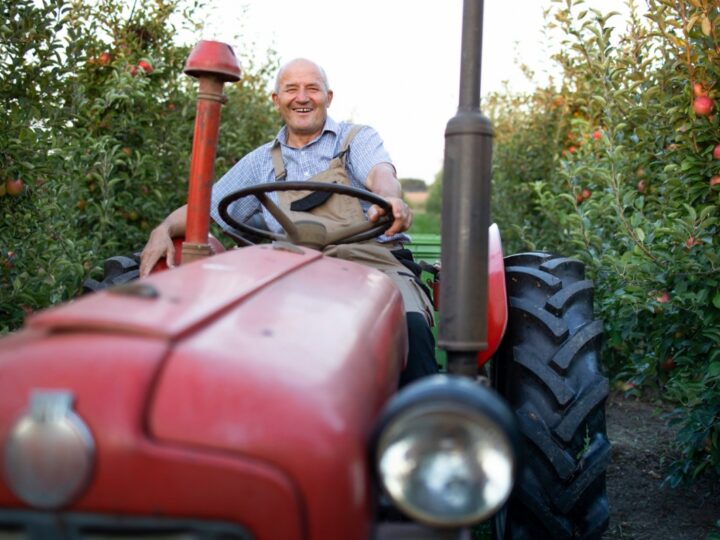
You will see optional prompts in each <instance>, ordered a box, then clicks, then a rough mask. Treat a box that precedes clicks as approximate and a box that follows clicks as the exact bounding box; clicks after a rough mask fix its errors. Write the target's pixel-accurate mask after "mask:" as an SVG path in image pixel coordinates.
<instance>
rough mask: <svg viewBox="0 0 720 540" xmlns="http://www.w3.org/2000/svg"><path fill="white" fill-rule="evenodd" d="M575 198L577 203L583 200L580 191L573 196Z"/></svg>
mask: <svg viewBox="0 0 720 540" xmlns="http://www.w3.org/2000/svg"><path fill="white" fill-rule="evenodd" d="M575 200H576V201H577V202H578V204H580V203H581V202H583V201H584V200H585V198H584V197H583V196H582V193H578V194H577V195H576V196H575Z"/></svg>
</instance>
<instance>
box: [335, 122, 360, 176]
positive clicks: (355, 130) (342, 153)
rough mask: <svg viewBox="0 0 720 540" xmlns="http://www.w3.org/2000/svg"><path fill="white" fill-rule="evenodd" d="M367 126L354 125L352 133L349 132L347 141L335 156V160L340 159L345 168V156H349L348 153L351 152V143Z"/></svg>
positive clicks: (351, 129)
mask: <svg viewBox="0 0 720 540" xmlns="http://www.w3.org/2000/svg"><path fill="white" fill-rule="evenodd" d="M364 127H365V126H363V125H361V124H354V125H353V126H352V127H351V128H350V131H348V134H347V135H345V140H344V141H343V144H342V147H341V148H340V151H339V152H338V153H337V154H335V156H334V157H333V159H340V160H341V161H342V164H343V166H345V156H346V155H347V153H348V151H349V150H350V143H351V142H352V140H353V139H354V138H355V135H357V133H358V132H359V131H360V130H361V129H362V128H364Z"/></svg>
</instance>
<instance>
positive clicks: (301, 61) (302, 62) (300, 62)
mask: <svg viewBox="0 0 720 540" xmlns="http://www.w3.org/2000/svg"><path fill="white" fill-rule="evenodd" d="M294 68H299V69H303V70H308V69H312V70H315V71H316V72H317V74H318V76H319V77H320V80H321V81H322V83H323V85H324V86H325V92H327V91H328V90H330V85H329V84H328V79H327V75H326V74H325V70H324V69H323V68H322V67H320V66H319V65H318V64H316V63H315V62H313V61H312V60H308V59H307V58H295V59H294V60H290V61H289V62H287V63H285V64H283V65H282V66H281V67H280V69H279V70H278V72H277V76H276V77H275V92H278V91H279V90H280V82H281V81H282V78H283V76H284V75H285V73H286V72H287V71H290V70H292V69H294Z"/></svg>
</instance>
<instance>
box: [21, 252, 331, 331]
mask: <svg viewBox="0 0 720 540" xmlns="http://www.w3.org/2000/svg"><path fill="white" fill-rule="evenodd" d="M319 257H321V255H320V253H318V252H317V251H312V250H309V249H302V250H300V252H299V253H296V252H291V251H287V250H282V249H276V248H273V247H271V246H257V247H252V248H245V249H240V250H231V251H228V252H226V253H222V254H219V255H215V256H213V257H210V258H207V259H203V260H200V261H196V262H194V263H190V264H186V265H183V266H181V267H178V268H176V269H174V270H172V271H167V272H162V273H160V274H154V275H152V276H149V277H147V278H145V279H143V280H140V281H139V282H138V283H143V284H147V285H149V286H152V287H153V288H154V289H155V290H156V291H157V293H158V296H157V298H139V297H135V296H129V295H126V294H118V293H117V292H113V291H112V290H110V291H101V292H98V293H94V294H92V295H89V296H87V297H84V298H81V299H79V300H77V301H75V302H73V303H70V304H65V305H63V306H59V307H57V308H53V309H49V310H46V311H44V312H42V313H40V314H38V315H37V316H35V317H32V318H31V319H30V320H29V321H28V324H27V326H28V327H30V328H47V329H87V330H91V329H92V330H113V331H123V332H132V333H138V334H145V335H155V336H164V337H168V338H177V337H181V336H183V335H185V334H187V333H188V332H191V331H193V330H194V329H196V328H198V327H199V326H201V325H202V324H204V323H206V322H208V321H210V320H212V319H213V318H214V317H216V316H218V315H219V314H221V313H222V312H223V311H224V310H226V309H230V308H231V307H232V306H234V305H236V304H238V303H239V302H241V301H242V299H243V298H245V297H246V296H248V295H250V294H252V293H253V292H254V291H256V290H258V289H260V288H262V287H264V286H266V285H267V284H268V283H271V282H272V281H274V280H276V279H279V278H280V277H282V276H284V275H287V274H289V273H291V272H293V271H294V270H295V269H297V268H299V267H302V266H303V265H305V264H308V263H309V262H311V261H313V260H316V259H318V258H319ZM120 290H122V289H120Z"/></svg>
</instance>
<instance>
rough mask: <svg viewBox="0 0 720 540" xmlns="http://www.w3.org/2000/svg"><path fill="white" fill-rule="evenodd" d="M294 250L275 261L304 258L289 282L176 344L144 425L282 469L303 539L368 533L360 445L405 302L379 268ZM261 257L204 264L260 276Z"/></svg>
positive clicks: (397, 342)
mask: <svg viewBox="0 0 720 540" xmlns="http://www.w3.org/2000/svg"><path fill="white" fill-rule="evenodd" d="M267 249H271V248H267ZM302 251H303V253H294V252H280V254H275V256H274V257H273V258H274V259H282V260H298V261H305V264H303V265H301V266H298V267H296V268H295V269H294V271H293V273H292V278H291V279H289V278H288V279H286V278H285V276H283V277H277V278H275V279H273V280H272V285H271V286H265V287H262V288H260V287H257V288H255V289H254V291H253V293H252V294H250V295H247V297H246V298H244V301H243V302H242V305H240V306H230V307H228V308H227V309H226V311H225V313H223V316H222V317H219V318H218V319H217V321H216V322H215V323H214V324H209V325H206V326H205V327H204V328H202V329H201V330H198V331H197V332H194V333H193V334H192V335H191V336H189V337H188V338H187V339H184V340H182V342H181V343H179V344H178V346H177V347H175V348H174V349H173V352H172V354H171V357H170V359H169V360H168V362H167V364H166V367H165V368H164V370H163V374H162V377H161V378H160V381H159V384H158V386H157V390H156V392H155V395H154V399H153V406H152V409H151V411H150V414H149V418H148V421H149V428H150V430H151V432H152V434H153V436H154V437H156V438H157V439H158V440H160V441H163V442H166V443H168V444H175V445H180V446H185V447H190V448H207V449H212V450H214V451H220V452H223V453H232V454H235V455H238V456H244V457H247V458H250V459H254V460H261V461H263V462H266V463H268V464H271V465H273V466H275V467H276V468H278V469H280V470H282V471H283V472H285V473H286V474H287V475H288V476H289V477H290V478H291V479H292V481H293V482H294V483H295V484H296V485H297V486H298V488H299V490H300V492H301V493H303V494H304V495H305V496H304V497H303V500H304V503H305V504H306V505H307V508H306V509H307V526H308V528H309V530H310V535H309V536H310V537H312V538H356V537H357V538H362V537H367V534H368V531H363V530H362V525H361V524H360V523H358V522H357V521H356V520H357V516H358V515H365V516H366V519H365V523H368V522H369V521H370V515H371V509H370V508H369V506H368V505H369V501H370V497H369V496H368V493H369V490H370V486H369V474H368V468H367V448H366V444H367V440H368V435H369V433H370V430H371V428H372V426H373V423H374V419H375V418H376V417H377V415H378V412H379V410H380V408H381V407H382V405H383V404H384V402H385V401H386V399H387V397H388V396H389V395H390V394H391V393H393V392H394V391H395V389H396V387H397V380H398V376H399V371H400V369H401V368H402V362H403V360H404V358H405V354H406V325H405V315H404V310H403V307H402V300H401V297H400V295H399V293H398V292H397V289H396V288H395V286H394V285H393V284H392V282H391V281H390V280H389V279H388V278H386V277H385V276H384V275H383V274H381V273H380V272H377V271H375V270H371V269H369V268H366V267H364V266H360V265H356V264H352V263H349V262H347V261H342V260H338V259H331V258H326V257H319V256H318V254H317V253H316V252H313V251H310V250H305V249H303V250H302ZM266 256H268V252H267V251H263V250H261V249H255V248H253V249H248V250H241V253H239V254H233V253H230V254H229V255H224V256H218V257H215V258H213V259H212V263H210V262H208V263H205V264H214V265H217V268H218V271H219V272H220V271H222V270H220V268H221V267H223V266H226V269H225V270H224V272H225V273H227V274H229V275H233V274H235V273H237V272H239V269H240V268H243V269H246V268H255V269H256V270H254V271H255V272H259V270H258V268H259V267H260V266H261V263H260V261H261V259H262V258H263V257H266ZM250 259H252V260H250ZM244 260H245V261H244ZM269 260H272V258H269ZM236 261H237V263H236ZM261 274H262V275H265V274H266V273H265V272H262V273H261ZM268 279H269V280H270V279H272V278H270V277H269V276H268ZM229 280H230V281H232V278H229ZM329 508H331V509H333V511H332V512H331V515H333V518H332V519H328V518H327V516H328V509H329ZM320 516H324V517H323V518H321V517H320ZM353 516H354V517H353Z"/></svg>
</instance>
